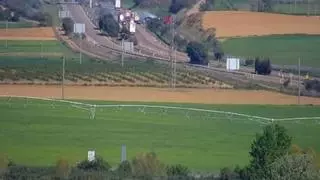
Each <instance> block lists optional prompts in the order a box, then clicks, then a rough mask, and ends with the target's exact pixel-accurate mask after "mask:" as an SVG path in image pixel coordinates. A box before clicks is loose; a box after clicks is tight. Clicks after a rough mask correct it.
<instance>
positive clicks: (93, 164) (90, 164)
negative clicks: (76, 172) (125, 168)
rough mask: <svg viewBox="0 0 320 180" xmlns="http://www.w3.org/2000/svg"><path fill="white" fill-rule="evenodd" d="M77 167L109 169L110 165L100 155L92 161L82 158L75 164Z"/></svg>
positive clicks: (99, 169)
mask: <svg viewBox="0 0 320 180" xmlns="http://www.w3.org/2000/svg"><path fill="white" fill-rule="evenodd" d="M77 168H78V169H81V170H84V171H109V170H110V169H111V166H110V165H109V163H108V162H107V161H104V160H103V158H102V157H100V156H97V157H96V159H95V160H94V161H88V160H84V161H81V162H80V163H79V164H78V165H77Z"/></svg>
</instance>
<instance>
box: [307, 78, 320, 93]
mask: <svg viewBox="0 0 320 180" xmlns="http://www.w3.org/2000/svg"><path fill="white" fill-rule="evenodd" d="M303 84H304V87H305V88H306V90H308V91H310V90H314V91H317V92H320V81H319V80H317V79H313V80H305V81H304V82H303Z"/></svg>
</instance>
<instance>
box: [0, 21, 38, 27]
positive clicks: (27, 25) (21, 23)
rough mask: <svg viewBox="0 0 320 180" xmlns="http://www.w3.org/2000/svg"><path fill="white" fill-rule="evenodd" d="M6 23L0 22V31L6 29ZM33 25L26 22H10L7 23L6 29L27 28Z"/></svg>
mask: <svg viewBox="0 0 320 180" xmlns="http://www.w3.org/2000/svg"><path fill="white" fill-rule="evenodd" d="M6 24H7V23H6V22H5V21H0V29H4V28H6V26H7V25H6ZM34 26H35V25H34V24H33V23H31V22H27V21H21V22H17V23H14V22H10V23H8V28H29V27H34Z"/></svg>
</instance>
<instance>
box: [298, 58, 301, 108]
mask: <svg viewBox="0 0 320 180" xmlns="http://www.w3.org/2000/svg"><path fill="white" fill-rule="evenodd" d="M298 71H299V81H298V104H299V105H300V91H301V89H300V84H301V82H300V81H301V77H300V58H299V60H298Z"/></svg>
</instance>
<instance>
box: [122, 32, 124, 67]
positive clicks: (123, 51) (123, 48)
mask: <svg viewBox="0 0 320 180" xmlns="http://www.w3.org/2000/svg"><path fill="white" fill-rule="evenodd" d="M123 66H124V39H123V38H121V67H123Z"/></svg>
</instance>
